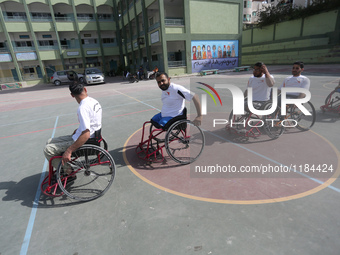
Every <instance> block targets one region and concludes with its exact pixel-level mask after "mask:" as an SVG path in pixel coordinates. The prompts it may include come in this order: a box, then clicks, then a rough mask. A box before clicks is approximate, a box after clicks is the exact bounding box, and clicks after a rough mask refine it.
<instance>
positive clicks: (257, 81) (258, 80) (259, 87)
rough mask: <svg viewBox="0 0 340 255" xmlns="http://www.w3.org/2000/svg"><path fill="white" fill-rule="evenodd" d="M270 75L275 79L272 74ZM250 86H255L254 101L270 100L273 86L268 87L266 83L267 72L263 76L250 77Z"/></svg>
mask: <svg viewBox="0 0 340 255" xmlns="http://www.w3.org/2000/svg"><path fill="white" fill-rule="evenodd" d="M270 76H271V77H272V78H273V79H274V77H273V76H272V75H270ZM248 87H251V88H253V101H268V100H269V99H270V90H271V87H268V85H267V83H266V75H265V74H263V75H262V77H255V76H252V77H250V78H249V81H248Z"/></svg>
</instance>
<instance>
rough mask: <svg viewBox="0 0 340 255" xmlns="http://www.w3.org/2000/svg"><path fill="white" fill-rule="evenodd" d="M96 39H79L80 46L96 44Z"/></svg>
mask: <svg viewBox="0 0 340 255" xmlns="http://www.w3.org/2000/svg"><path fill="white" fill-rule="evenodd" d="M96 43H97V39H81V44H96Z"/></svg>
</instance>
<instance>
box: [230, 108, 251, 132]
mask: <svg viewBox="0 0 340 255" xmlns="http://www.w3.org/2000/svg"><path fill="white" fill-rule="evenodd" d="M248 119H249V113H248V112H246V113H245V114H243V115H239V114H237V115H234V111H233V110H232V111H231V112H230V115H229V119H228V121H229V122H228V125H230V127H232V128H234V129H237V130H239V129H246V127H247V120H248Z"/></svg>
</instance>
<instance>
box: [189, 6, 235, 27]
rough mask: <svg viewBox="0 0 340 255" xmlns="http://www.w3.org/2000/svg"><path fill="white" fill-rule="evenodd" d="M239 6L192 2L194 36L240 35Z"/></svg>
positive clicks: (191, 15)
mask: <svg viewBox="0 0 340 255" xmlns="http://www.w3.org/2000/svg"><path fill="white" fill-rule="evenodd" d="M238 24H239V5H237V4H233V3H230V4H227V3H225V2H211V1H193V0H191V1H190V26H191V33H193V34H238V31H239V30H238V29H239V27H238Z"/></svg>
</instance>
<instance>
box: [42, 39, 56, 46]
mask: <svg viewBox="0 0 340 255" xmlns="http://www.w3.org/2000/svg"><path fill="white" fill-rule="evenodd" d="M39 45H40V46H53V45H54V42H53V41H52V40H45V41H39Z"/></svg>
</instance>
